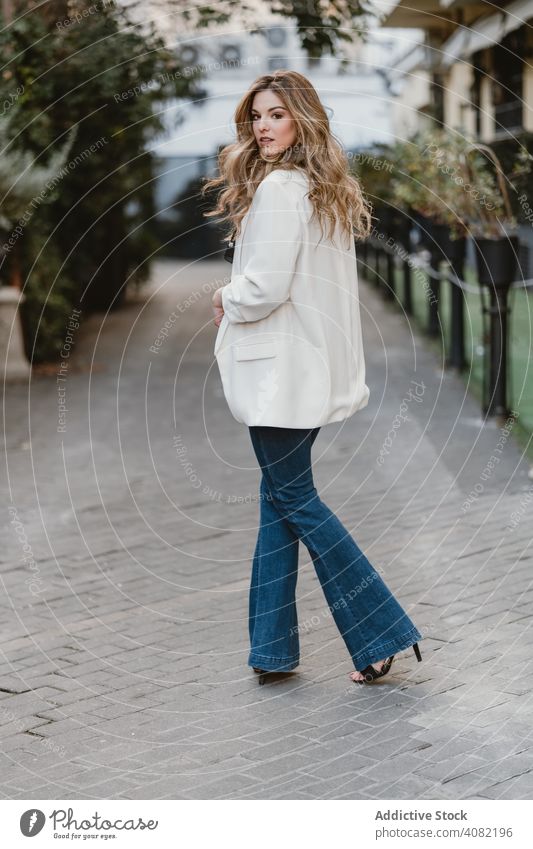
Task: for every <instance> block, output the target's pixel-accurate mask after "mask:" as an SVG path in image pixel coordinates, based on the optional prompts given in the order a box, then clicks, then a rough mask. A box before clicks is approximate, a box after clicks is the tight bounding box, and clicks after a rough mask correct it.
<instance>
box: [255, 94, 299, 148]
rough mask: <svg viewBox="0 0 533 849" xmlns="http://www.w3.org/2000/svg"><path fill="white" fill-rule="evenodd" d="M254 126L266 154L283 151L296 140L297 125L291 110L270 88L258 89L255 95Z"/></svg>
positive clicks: (259, 143) (256, 138)
mask: <svg viewBox="0 0 533 849" xmlns="http://www.w3.org/2000/svg"><path fill="white" fill-rule="evenodd" d="M252 127H253V131H254V136H255V140H256V142H257V144H258V145H259V149H260V151H261V153H263V154H266V156H270V155H272V156H275V155H277V154H279V153H282V152H283V151H284V150H285V149H286V148H287V147H290V146H291V145H293V144H294V143H295V142H296V125H295V122H294V120H293V119H292V118H291V116H290V113H289V110H288V109H287V107H286V106H284V105H283V101H282V100H281V99H280V97H278V95H277V94H275V93H274V92H273V91H270V90H269V89H267V90H266V91H258V92H257V94H256V95H255V96H254V99H253V101H252ZM264 137H266V138H264ZM266 139H269V141H267V140H266Z"/></svg>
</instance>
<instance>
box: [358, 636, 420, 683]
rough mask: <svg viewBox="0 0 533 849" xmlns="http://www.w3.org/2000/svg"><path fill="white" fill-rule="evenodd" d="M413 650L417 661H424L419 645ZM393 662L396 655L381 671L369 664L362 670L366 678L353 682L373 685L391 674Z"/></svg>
mask: <svg viewBox="0 0 533 849" xmlns="http://www.w3.org/2000/svg"><path fill="white" fill-rule="evenodd" d="M413 650H414V653H415V655H416V659H417V660H422V655H421V654H420V649H419V648H418V643H414V645H413ZM393 660H394V655H393V654H392V655H391V656H390V657H388V658H387V660H386V661H385V663H384V664H383V666H382V667H381V669H380V670H377V669H375V668H374V667H373V666H372V664H371V663H369V665H368V666H365V668H364V669H361V675H364V676H365V677H364V678H361V679H359V680H356V679H354V678H352V681H353V682H354V684H370V683H372V681H375V680H376V678H383V676H384V675H386V674H387V672H389V670H390V668H391V666H392V661H393Z"/></svg>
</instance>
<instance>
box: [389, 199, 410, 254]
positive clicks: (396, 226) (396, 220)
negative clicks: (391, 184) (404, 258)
mask: <svg viewBox="0 0 533 849" xmlns="http://www.w3.org/2000/svg"><path fill="white" fill-rule="evenodd" d="M412 226H413V225H412V221H411V217H410V216H409V214H408V213H407V212H404V211H403V210H399V209H396V210H394V213H393V219H392V230H393V234H394V237H395V239H396V240H397V241H398V242H399V243H400V244H401V246H402V247H403V248H405V249H406V250H407V251H410V250H411V229H412Z"/></svg>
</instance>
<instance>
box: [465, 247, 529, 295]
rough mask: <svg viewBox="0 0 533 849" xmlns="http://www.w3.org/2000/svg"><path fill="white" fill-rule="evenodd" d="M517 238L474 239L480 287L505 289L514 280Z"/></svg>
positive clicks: (516, 260)
mask: <svg viewBox="0 0 533 849" xmlns="http://www.w3.org/2000/svg"><path fill="white" fill-rule="evenodd" d="M518 244H519V240H518V236H508V237H506V238H502V239H483V238H481V239H474V248H475V252H476V264H477V273H478V281H479V283H480V285H482V286H495V287H501V288H502V287H506V286H509V285H510V284H511V283H512V282H513V280H514V279H515V275H516V270H517V266H518Z"/></svg>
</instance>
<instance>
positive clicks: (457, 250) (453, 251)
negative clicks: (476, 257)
mask: <svg viewBox="0 0 533 849" xmlns="http://www.w3.org/2000/svg"><path fill="white" fill-rule="evenodd" d="M432 232H433V238H434V240H435V242H436V245H437V247H438V248H439V250H440V251H441V252H442V254H443V256H444V258H445V259H447V260H448V261H449V263H450V265H452V266H457V265H459V263H461V262H463V261H464V258H465V252H466V239H465V238H462V239H452V238H451V237H450V228H449V227H448V225H447V224H433V225H432ZM433 247H435V245H434V246H433Z"/></svg>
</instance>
